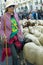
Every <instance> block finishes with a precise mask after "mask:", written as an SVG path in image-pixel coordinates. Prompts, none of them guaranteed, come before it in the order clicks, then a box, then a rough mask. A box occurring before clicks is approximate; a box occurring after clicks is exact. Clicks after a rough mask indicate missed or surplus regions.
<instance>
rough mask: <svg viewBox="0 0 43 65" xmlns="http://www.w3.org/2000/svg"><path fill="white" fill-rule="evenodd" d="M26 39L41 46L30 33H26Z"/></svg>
mask: <svg viewBox="0 0 43 65" xmlns="http://www.w3.org/2000/svg"><path fill="white" fill-rule="evenodd" d="M24 38H27V39H30V40H32V42H34V43H35V44H36V45H39V46H40V45H41V44H40V42H39V40H38V38H37V37H35V36H34V35H32V34H30V33H24Z"/></svg>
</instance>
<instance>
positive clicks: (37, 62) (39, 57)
mask: <svg viewBox="0 0 43 65" xmlns="http://www.w3.org/2000/svg"><path fill="white" fill-rule="evenodd" d="M23 53H24V58H25V59H26V60H27V61H28V62H30V63H32V64H34V65H43V47H42V46H37V45H36V44H35V43H33V42H29V43H27V44H25V45H24V48H23Z"/></svg>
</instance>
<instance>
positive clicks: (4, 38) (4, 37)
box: [3, 34, 7, 43]
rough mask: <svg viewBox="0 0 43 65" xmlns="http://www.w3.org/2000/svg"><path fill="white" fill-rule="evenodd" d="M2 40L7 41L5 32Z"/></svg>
mask: <svg viewBox="0 0 43 65" xmlns="http://www.w3.org/2000/svg"><path fill="white" fill-rule="evenodd" d="M3 40H4V42H5V43H7V37H6V35H5V34H4V36H3Z"/></svg>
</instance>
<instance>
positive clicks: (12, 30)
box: [0, 0, 23, 65]
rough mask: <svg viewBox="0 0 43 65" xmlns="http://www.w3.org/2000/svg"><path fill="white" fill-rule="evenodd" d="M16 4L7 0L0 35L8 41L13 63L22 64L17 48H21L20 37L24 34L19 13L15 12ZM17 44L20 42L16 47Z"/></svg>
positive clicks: (14, 64) (15, 64)
mask: <svg viewBox="0 0 43 65" xmlns="http://www.w3.org/2000/svg"><path fill="white" fill-rule="evenodd" d="M15 5H16V4H15V3H14V2H13V1H12V0H8V1H7V2H6V8H5V10H6V12H5V14H4V15H3V16H2V17H1V30H0V35H2V37H4V41H5V42H7V43H8V46H9V47H10V49H11V53H12V58H13V65H20V62H18V57H17V52H16V49H18V50H19V49H20V48H21V47H22V45H21V43H20V41H19V40H18V38H19V37H20V38H21V39H23V34H22V31H21V28H20V24H19V18H18V15H17V14H16V13H14V7H15ZM5 29H6V30H5ZM17 44H19V46H18V48H16V46H17ZM4 45H5V44H4Z"/></svg>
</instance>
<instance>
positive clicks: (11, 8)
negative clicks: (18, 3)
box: [8, 5, 15, 13]
mask: <svg viewBox="0 0 43 65" xmlns="http://www.w3.org/2000/svg"><path fill="white" fill-rule="evenodd" d="M14 7H15V6H14V5H11V6H9V7H8V12H10V13H13V12H14Z"/></svg>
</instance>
